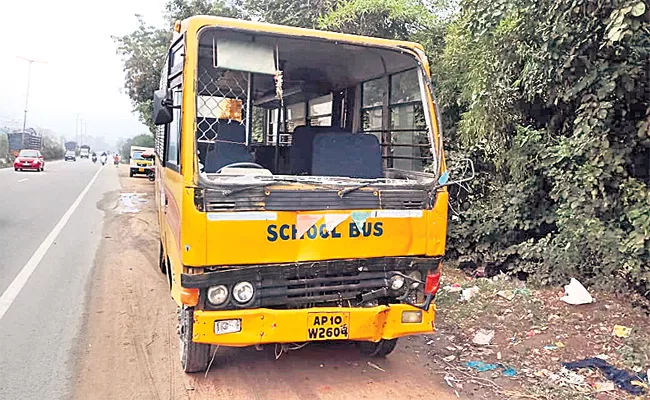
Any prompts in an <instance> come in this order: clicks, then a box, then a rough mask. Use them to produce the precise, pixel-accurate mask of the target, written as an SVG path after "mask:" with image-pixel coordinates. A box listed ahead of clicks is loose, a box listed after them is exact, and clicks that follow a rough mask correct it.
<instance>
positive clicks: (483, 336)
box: [472, 329, 494, 346]
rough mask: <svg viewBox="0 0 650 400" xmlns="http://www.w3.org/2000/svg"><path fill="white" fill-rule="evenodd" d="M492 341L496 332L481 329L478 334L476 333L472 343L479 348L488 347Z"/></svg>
mask: <svg viewBox="0 0 650 400" xmlns="http://www.w3.org/2000/svg"><path fill="white" fill-rule="evenodd" d="M492 339H494V331H491V330H487V329H479V330H478V332H476V335H474V339H472V343H474V344H476V345H479V346H487V345H489V344H490V342H492Z"/></svg>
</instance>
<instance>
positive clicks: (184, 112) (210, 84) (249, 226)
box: [153, 16, 448, 372]
mask: <svg viewBox="0 0 650 400" xmlns="http://www.w3.org/2000/svg"><path fill="white" fill-rule="evenodd" d="M153 118H154V122H155V124H156V125H157V126H158V132H157V135H156V149H155V150H156V158H157V160H156V176H157V178H156V201H157V204H158V209H159V213H158V216H159V222H160V268H161V271H162V272H163V273H166V274H167V277H168V283H169V287H170V292H171V297H172V298H173V300H174V301H175V302H176V303H177V305H178V306H179V314H180V315H179V324H180V325H179V336H180V348H181V363H182V366H183V369H184V370H185V371H186V372H196V371H201V370H205V368H206V367H207V364H208V361H209V359H210V357H211V353H210V349H211V346H213V345H219V346H235V347H242V346H252V345H256V346H258V345H267V344H269V345H275V346H280V347H282V348H288V347H289V346H291V347H292V348H293V345H292V344H293V343H298V344H303V343H308V342H312V341H321V340H348V341H354V342H355V343H357V344H358V347H359V348H360V350H361V351H362V352H364V353H367V354H370V355H373V356H385V355H387V354H388V353H390V352H391V351H392V350H393V349H394V348H395V345H396V343H397V339H398V338H400V337H403V336H407V335H412V334H420V333H430V332H432V331H433V330H434V319H435V313H436V309H435V305H434V304H433V299H434V297H435V294H436V292H437V291H438V288H439V279H440V272H441V266H442V264H441V258H442V256H443V254H444V251H445V238H446V230H447V201H448V193H447V190H446V186H445V182H446V179H447V178H446V176H447V175H448V174H447V171H446V167H445V163H444V159H443V151H442V139H441V134H440V131H439V126H440V122H439V117H438V110H437V108H436V102H435V97H434V94H433V91H432V85H431V81H430V71H429V65H428V62H427V59H426V56H425V54H424V49H423V47H422V46H421V45H419V44H416V43H409V42H402V41H394V40H385V39H378V38H371V37H362V36H353V35H347V34H340V33H333V32H324V31H318V30H309V29H300V28H294V27H287V26H279V25H270V24H264V23H257V22H249V21H241V20H235V19H227V18H218V17H212V16H195V17H191V18H188V19H186V20H184V21H179V22H177V23H176V25H175V27H174V37H173V41H172V43H171V46H170V47H169V52H168V56H167V59H166V62H165V66H164V69H163V71H162V77H161V81H160V89H159V90H157V91H156V92H155V94H154V111H153ZM285 346H286V347H285ZM213 348H217V346H214V347H213Z"/></svg>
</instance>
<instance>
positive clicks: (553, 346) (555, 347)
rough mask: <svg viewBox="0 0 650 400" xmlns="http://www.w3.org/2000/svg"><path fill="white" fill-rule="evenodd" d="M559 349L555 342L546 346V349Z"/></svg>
mask: <svg viewBox="0 0 650 400" xmlns="http://www.w3.org/2000/svg"><path fill="white" fill-rule="evenodd" d="M557 349H559V347H557V346H556V345H554V344H551V345H548V346H544V350H549V351H553V350H557Z"/></svg>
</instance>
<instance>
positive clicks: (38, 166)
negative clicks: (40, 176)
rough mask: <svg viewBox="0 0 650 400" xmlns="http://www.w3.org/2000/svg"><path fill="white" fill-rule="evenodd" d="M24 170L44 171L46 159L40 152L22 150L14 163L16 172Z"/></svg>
mask: <svg viewBox="0 0 650 400" xmlns="http://www.w3.org/2000/svg"><path fill="white" fill-rule="evenodd" d="M24 169H35V170H36V171H43V170H44V169H45V159H44V158H43V155H42V154H41V152H40V151H38V150H20V153H18V157H16V160H15V161H14V170H16V171H18V170H20V171H22V170H24Z"/></svg>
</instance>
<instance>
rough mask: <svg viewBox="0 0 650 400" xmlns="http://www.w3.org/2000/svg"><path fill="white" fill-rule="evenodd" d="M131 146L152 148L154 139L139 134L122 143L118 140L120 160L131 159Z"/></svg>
mask: <svg viewBox="0 0 650 400" xmlns="http://www.w3.org/2000/svg"><path fill="white" fill-rule="evenodd" d="M131 146H141V147H154V139H153V137H152V136H151V135H147V134H141V135H137V136H134V137H132V138H129V139H126V140H123V141H122V140H120V142H118V144H117V148H118V151H119V152H120V158H121V159H122V160H128V159H129V157H131Z"/></svg>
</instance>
